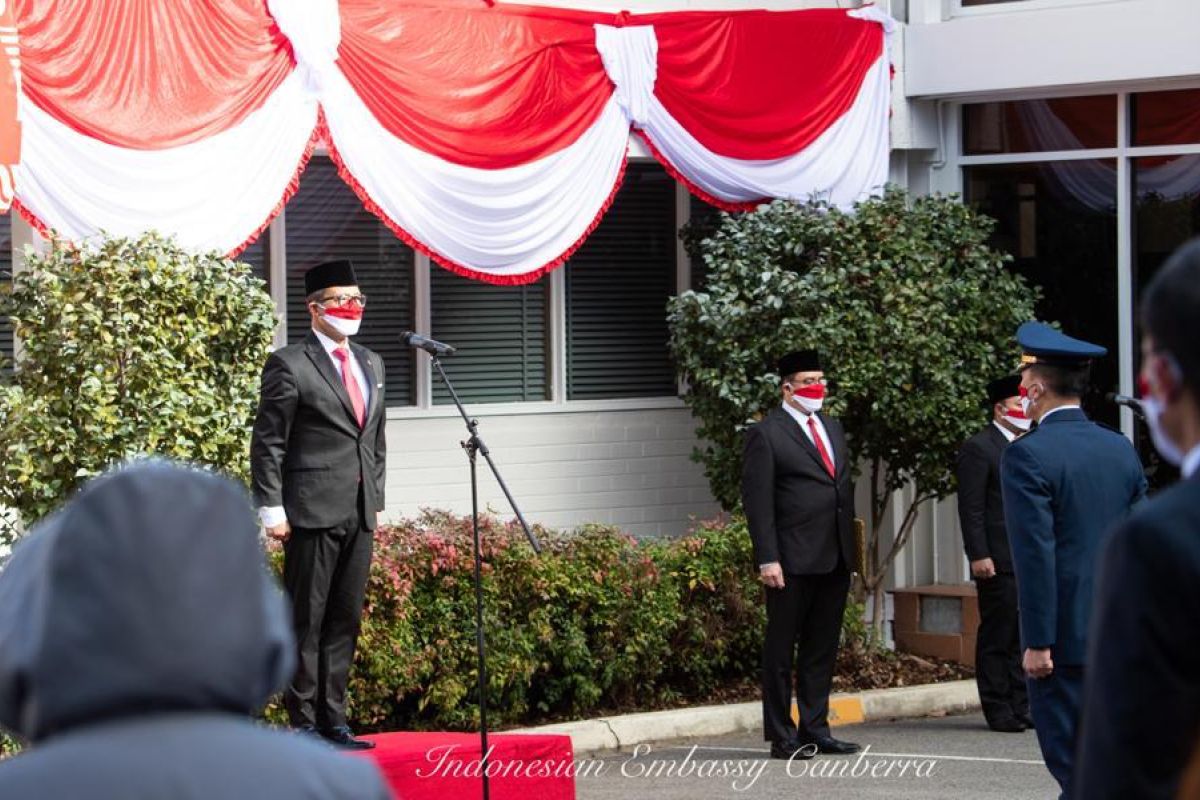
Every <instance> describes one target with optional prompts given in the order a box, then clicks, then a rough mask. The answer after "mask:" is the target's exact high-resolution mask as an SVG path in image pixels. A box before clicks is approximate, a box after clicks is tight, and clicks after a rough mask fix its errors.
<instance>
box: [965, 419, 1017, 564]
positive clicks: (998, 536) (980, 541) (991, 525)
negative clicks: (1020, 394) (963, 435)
mask: <svg viewBox="0 0 1200 800" xmlns="http://www.w3.org/2000/svg"><path fill="white" fill-rule="evenodd" d="M1006 447H1008V439H1006V438H1005V437H1004V434H1003V433H1001V432H1000V430H999V429H998V428H997V427H996V426H995V425H994V424H993V423H990V422H989V423H988V426H987V427H986V428H984V429H983V430H981V431H980V432H979V433H977V434H975V435H974V436H972V437H971V438H970V439H967V441H965V442H963V446H962V448H961V449H959V451H958V466H957V473H958V521H959V523H960V525H961V527H962V537H963V546H964V547H965V548H966V551H967V558H968V559H970V560H971V561H978V560H979V559H981V558H990V559H992V561H993V562H994V563H995V565H996V571H997V572H1007V573H1011V572H1012V571H1013V566H1012V553H1011V551H1010V550H1009V549H1008V532H1007V531H1006V530H1005V529H1004V496H1003V494H1002V493H1001V491H1000V454H1001V453H1003V452H1004V448H1006Z"/></svg>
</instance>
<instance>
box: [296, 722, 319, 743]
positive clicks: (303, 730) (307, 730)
mask: <svg viewBox="0 0 1200 800" xmlns="http://www.w3.org/2000/svg"><path fill="white" fill-rule="evenodd" d="M292 730H293V731H295V732H296V733H298V734H300V735H301V736H309V737H312V738H313V739H317V740H319V741H320V742H322V743H323V742H324V741H325V737H324V736H322V735H321V732H320V731H318V730H317V726H316V725H297V726H296V727H294V728H292Z"/></svg>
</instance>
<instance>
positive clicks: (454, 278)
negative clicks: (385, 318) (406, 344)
mask: <svg viewBox="0 0 1200 800" xmlns="http://www.w3.org/2000/svg"><path fill="white" fill-rule="evenodd" d="M547 282H548V278H545V277H543V278H542V279H541V280H539V281H537V282H536V283H532V284H529V285H527V286H493V285H491V284H487V283H483V282H482V281H476V280H471V279H469V278H464V277H461V276H459V275H455V274H454V273H452V272H450V271H449V270H446V269H443V268H441V267H439V266H436V265H434V266H433V268H432V272H431V274H430V276H429V288H430V311H431V315H432V323H433V326H432V327H433V338H434V339H437V340H438V341H439V342H446V343H447V344H450V345H453V346H454V347H455V348H457V350H458V352H457V353H455V354H454V356H453V357H452V358H447V359H445V360H443V361H442V365H443V366H444V367H445V370H446V374H447V375H448V376H449V377H450V380H452V381H454V389H455V391H457V392H458V396H459V397H460V398H461V399H462V401H463V402H464V403H466V402H480V403H504V402H519V401H526V400H547V399H549V383H548V381H547V376H548V372H547V369H546V363H547V354H548V351H549V348H548V347H547V344H546V335H547V332H548V326H547V324H546V285H547ZM433 402H434V403H437V404H445V403H450V402H452V401H451V399H450V393H449V391H447V389H446V387H445V384H444V383H443V381H442V380H441V378H440V376H438V375H436V374H435V375H434V376H433Z"/></svg>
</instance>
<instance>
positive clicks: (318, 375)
mask: <svg viewBox="0 0 1200 800" xmlns="http://www.w3.org/2000/svg"><path fill="white" fill-rule="evenodd" d="M350 349H351V351H352V352H353V353H354V357H355V358H356V359H357V360H358V363H359V366H361V367H362V370H363V372H364V373H365V376H366V379H367V380H368V381H369V382H370V384H371V387H370V396H369V398H368V400H367V420H366V424H365V425H364V426H363V427H362V428H359V427H358V422H357V421H356V420H355V419H354V411H353V407H352V406H351V405H350V395H349V394H348V393H347V392H346V387H345V385H344V384H343V383H342V378H341V375H339V374H338V370H337V368H336V367H335V366H334V363H333V359H331V358H330V357H329V354H328V353H327V352H325V348H324V347H322V346H321V342H320V341H319V340H318V339H317V337H316V334H314V333H311V332H310V333H309V334H308V336H307V337H306V338H305V339H304V341H303V342H300V343H297V344H293V345H289V346H287V347H284V348H281V349H279V350H276V351H275V352H274V353H272V354H271V356H270V358H268V359H267V363H266V366H264V367H263V372H262V395H261V397H260V399H259V404H258V416H257V417H256V418H255V420H254V434H253V437H252V438H251V441H250V471H251V478H252V485H253V491H254V498H255V501H256V502H257V504H258V505H260V506H283V508H284V511H286V512H287V517H288V522H289V524H291V525H292V527H298V528H332V527H335V526H337V525H340V524H342V523H344V522H346V521H347V520H349V519H350V518H351V517H353V516H354V515H355V513H361V514H362V519H363V522H364V524H365V525H366V527H367V529H368V530H374V528H375V517H376V512H377V511H381V510H383V502H384V491H383V487H384V472H385V455H386V445H385V442H384V428H385V427H386V425H385V423H386V420H385V404H384V402H383V383H384V380H383V359H381V358H380V357H379V356H378V355H377V354H376V353H373V352H371V351H370V350H368V349H367V348H365V347H360V346H359V345H356V344H354V343H353V342H352V343H351V344H350ZM360 480H361V482H362V484H361V487H362V493H361V495H360V493H359V481H360ZM360 500H361V503H362V507H361V508H358V507H357V504H358V503H359V502H360Z"/></svg>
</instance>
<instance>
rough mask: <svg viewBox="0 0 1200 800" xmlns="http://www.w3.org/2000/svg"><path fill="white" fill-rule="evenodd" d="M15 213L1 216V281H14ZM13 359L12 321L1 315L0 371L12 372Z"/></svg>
mask: <svg viewBox="0 0 1200 800" xmlns="http://www.w3.org/2000/svg"><path fill="white" fill-rule="evenodd" d="M15 213H16V212H15V211H13V212H10V213H8V214H4V215H2V216H0V283H9V282H10V281H12V266H13V264H12V215H13V214H15ZM12 360H13V329H12V323H11V322H9V319H8V317H7V316H5V315H0V371H3V373H4V374H10V373H11V372H12Z"/></svg>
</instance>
